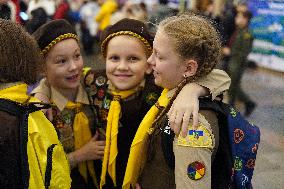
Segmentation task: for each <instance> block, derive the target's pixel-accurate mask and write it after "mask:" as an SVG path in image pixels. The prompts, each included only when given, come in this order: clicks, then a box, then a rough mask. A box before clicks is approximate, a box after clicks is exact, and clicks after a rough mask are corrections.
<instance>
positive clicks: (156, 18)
mask: <svg viewBox="0 0 284 189" xmlns="http://www.w3.org/2000/svg"><path fill="white" fill-rule="evenodd" d="M153 9H154V10H153V11H152V12H151V13H150V14H149V27H150V29H151V31H153V32H154V31H155V30H156V26H157V25H158V24H159V22H160V21H162V20H163V19H165V18H167V17H170V16H174V15H176V14H177V13H178V9H175V8H172V7H170V6H168V0H159V5H157V6H155V7H154V8H153Z"/></svg>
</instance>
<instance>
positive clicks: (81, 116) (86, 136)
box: [66, 101, 98, 187]
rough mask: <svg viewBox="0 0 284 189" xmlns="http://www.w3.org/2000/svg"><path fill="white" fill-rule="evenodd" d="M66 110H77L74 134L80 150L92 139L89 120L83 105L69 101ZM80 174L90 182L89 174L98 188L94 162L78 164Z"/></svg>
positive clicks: (76, 147)
mask: <svg viewBox="0 0 284 189" xmlns="http://www.w3.org/2000/svg"><path fill="white" fill-rule="evenodd" d="M66 108H68V109H72V110H75V118H74V121H73V132H74V140H75V142H74V143H75V144H74V145H75V149H76V150H77V149H80V148H81V147H82V146H84V145H85V144H86V143H88V142H89V141H90V140H91V139H92V134H91V130H90V126H89V120H88V118H87V116H86V115H85V113H84V112H83V111H82V103H74V102H71V101H69V102H68V103H67V104H66ZM78 168H79V172H80V174H81V175H82V176H83V177H84V179H85V181H86V182H87V181H88V172H89V173H90V176H91V178H92V179H93V182H94V184H95V186H96V187H98V181H97V177H96V174H95V169H94V162H93V161H92V160H90V161H83V162H81V163H79V164H78Z"/></svg>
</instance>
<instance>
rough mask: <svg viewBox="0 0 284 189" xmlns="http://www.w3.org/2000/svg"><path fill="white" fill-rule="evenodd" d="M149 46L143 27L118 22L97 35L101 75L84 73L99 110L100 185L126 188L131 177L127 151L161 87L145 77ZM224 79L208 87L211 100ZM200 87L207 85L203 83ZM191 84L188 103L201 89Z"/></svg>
mask: <svg viewBox="0 0 284 189" xmlns="http://www.w3.org/2000/svg"><path fill="white" fill-rule="evenodd" d="M152 42H153V37H152V35H151V34H150V33H149V31H148V28H147V27H146V25H145V24H143V23H142V22H140V21H137V20H133V19H123V20H121V21H119V22H117V23H116V24H114V25H112V26H110V27H108V28H107V29H106V30H105V31H104V32H103V33H102V36H101V50H102V54H103V56H104V57H105V61H106V75H105V72H104V71H103V72H99V71H89V72H88V73H87V74H86V77H85V84H86V88H87V91H88V92H89V94H90V99H91V101H92V103H93V104H94V106H95V108H96V109H97V110H98V111H97V112H98V115H97V118H98V120H97V122H98V123H100V125H101V127H103V130H106V148H105V153H104V160H103V168H102V175H101V187H104V188H114V187H117V188H129V187H130V186H129V179H131V178H130V177H129V175H128V174H127V173H126V169H127V168H128V169H132V168H133V161H132V160H131V162H130V160H129V158H128V157H129V152H130V147H131V144H132V145H133V138H134V136H135V134H136V131H137V129H138V126H139V124H140V122H141V120H142V118H143V117H144V115H145V114H146V112H147V111H148V110H149V109H150V107H151V106H152V105H153V104H154V103H155V102H156V100H157V97H158V96H159V95H160V92H161V88H160V87H157V86H155V85H154V83H153V77H152V75H150V73H152V68H151V66H149V65H148V64H147V58H148V57H149V56H150V54H151V53H152ZM106 76H107V78H108V79H109V80H107V78H106ZM226 81H227V80H225V82H223V81H220V82H219V83H218V84H216V85H214V86H213V85H212V86H208V87H207V88H209V89H213V91H214V94H212V96H216V94H215V93H217V94H219V93H220V92H221V91H219V86H222V85H223V84H224V83H226ZM199 83H200V85H203V86H207V85H206V83H207V81H206V80H203V81H200V82H199ZM191 85H192V84H191ZM191 85H188V86H187V87H188V88H187V90H188V91H185V93H186V94H187V96H188V100H190V99H191V98H193V99H194V97H195V96H196V98H197V96H199V93H200V91H203V90H204V89H203V88H201V87H196V86H195V85H193V86H194V87H193V88H190V86H191ZM224 85H226V84H224ZM226 87H228V85H227V86H226ZM200 88H201V89H200ZM221 88H222V87H221ZM226 89H228V88H226ZM195 90H196V91H195ZM221 90H223V89H221ZM211 92H212V91H211ZM190 108H191V107H190ZM182 115H183V114H182ZM105 127H106V128H105ZM136 135H137V134H136ZM135 160H136V159H134V161H135ZM134 166H135V165H134Z"/></svg>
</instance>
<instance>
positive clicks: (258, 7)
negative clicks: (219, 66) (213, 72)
mask: <svg viewBox="0 0 284 189" xmlns="http://www.w3.org/2000/svg"><path fill="white" fill-rule="evenodd" d="M247 1H248V5H249V9H250V10H251V11H252V13H253V19H252V20H251V24H250V28H251V30H252V32H253V35H254V38H255V39H254V43H253V51H252V53H251V54H250V55H249V59H250V60H253V61H255V62H256V63H258V65H259V66H263V67H266V68H269V69H273V70H277V71H281V72H284V29H283V27H284V0H247Z"/></svg>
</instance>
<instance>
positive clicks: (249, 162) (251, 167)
mask: <svg viewBox="0 0 284 189" xmlns="http://www.w3.org/2000/svg"><path fill="white" fill-rule="evenodd" d="M254 166H255V159H249V160H248V162H247V164H246V167H247V168H249V169H253V168H254Z"/></svg>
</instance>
